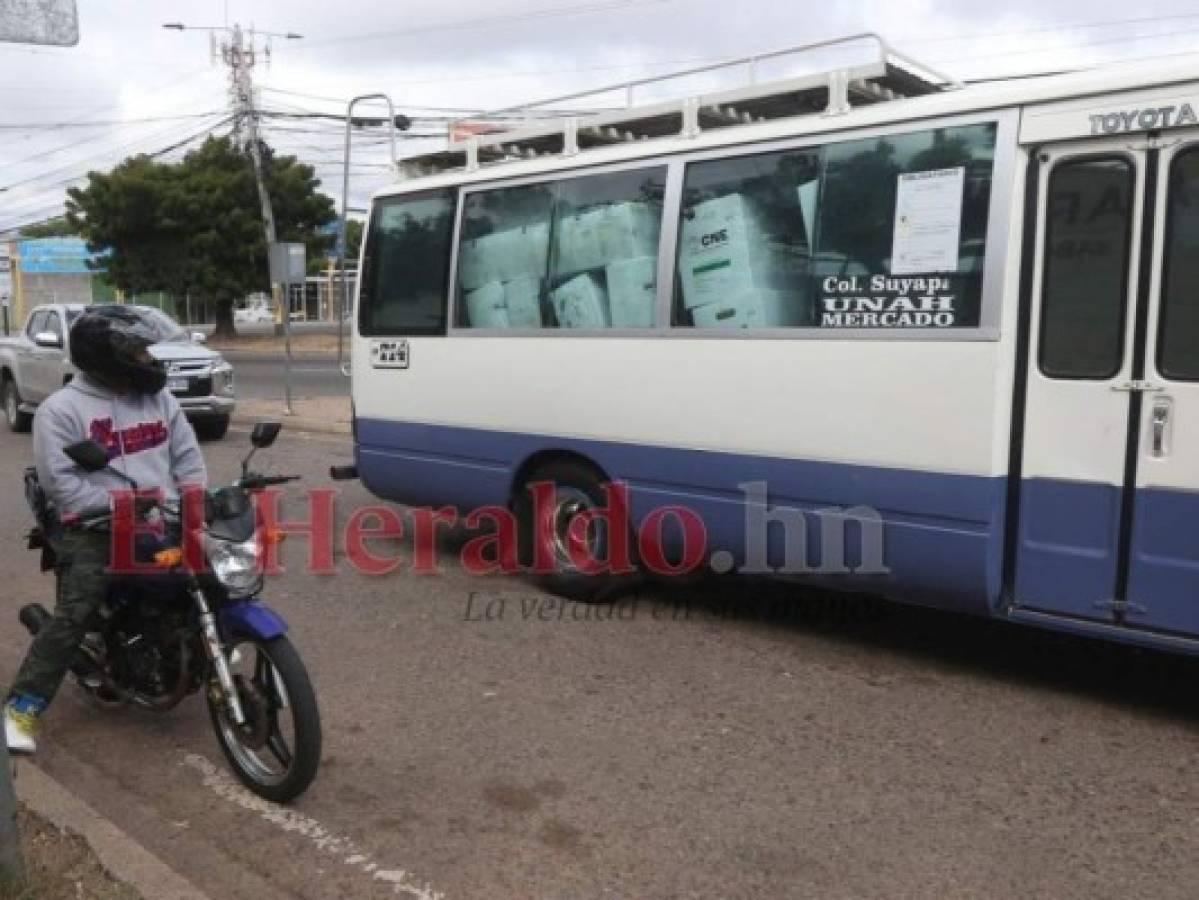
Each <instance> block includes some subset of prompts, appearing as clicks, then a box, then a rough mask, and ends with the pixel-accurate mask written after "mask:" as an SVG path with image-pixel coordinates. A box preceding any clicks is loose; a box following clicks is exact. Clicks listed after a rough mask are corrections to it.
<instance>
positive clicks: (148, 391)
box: [4, 305, 207, 753]
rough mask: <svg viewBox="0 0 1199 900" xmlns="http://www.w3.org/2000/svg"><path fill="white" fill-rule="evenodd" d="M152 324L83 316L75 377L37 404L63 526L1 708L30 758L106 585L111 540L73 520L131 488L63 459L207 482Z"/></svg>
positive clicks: (39, 445) (119, 309) (100, 313)
mask: <svg viewBox="0 0 1199 900" xmlns="http://www.w3.org/2000/svg"><path fill="white" fill-rule="evenodd" d="M160 328H161V326H160V325H159V324H158V320H157V319H155V318H153V317H151V316H150V315H148V314H147V313H146V312H144V311H142V310H140V309H139V308H138V307H135V306H123V305H111V306H97V307H93V308H91V309H88V310H86V311H85V312H84V313H83V314H82V315H81V316H80V317H79V319H78V320H77V321H76V322H75V323H74V325H73V326H72V328H71V332H70V348H71V349H70V352H71V361H72V362H73V363H74V364H75V367H76V368H77V369H78V370H79V375H78V376H77V377H76V378H75V379H74V380H72V381H71V382H70V383H69V384H68V385H67V386H66V387H64V388H62V389H60V390H58V391H57V392H55V393H54V394H53V395H52V396H50V397H49V398H48V399H47V400H46V401H45V402H44V403H42V404H41V405H40V406H39V407H38V410H37V414H36V415H35V416H34V422H33V452H34V456H35V458H36V463H37V474H38V479H39V481H40V483H41V485H42V487H43V488H44V489H45V490H46V492H47V494H48V495H49V499H50V501H51V502H52V503H53V505H54V508H55V510H56V512H57V514H58V517H59V520H60V521H61V522H63V523H67V524H66V525H65V527H56V528H54V529H52V531H53V533H52V534H50V535H48V537H49V539H50V543H51V546H52V547H53V549H54V551H55V555H56V556H57V565H56V574H57V596H56V601H55V608H54V615H53V617H52V618H50V619H49V620H47V621H46V622H45V623H44V624H43V626H42V627H41V629H40V630H39V631H38V634H37V637H36V638H34V641H33V644H32V645H31V646H30V648H29V652H28V653H27V654H26V657H25V661H24V662H23V663H22V664H21V668H20V671H19V672H18V673H17V677H16V679H15V680H14V681H13V683H12V687H11V689H10V691H9V694H8V698H7V701H6V702H5V706H4V735H5V738H6V740H7V742H8V749H9V750H10V752H15V753H33V752H35V750H36V749H37V747H36V742H35V740H34V736H35V732H36V730H37V725H38V720H39V717H40V716H41V715H42V714H43V713H44V712H45V711H46V708H47V706H49V704H50V701H51V700H53V699H54V695H55V693H56V692H57V691H58V688H59V686H60V685H61V683H62V680H63V677H64V676H65V674H66V672H67V669H68V667H69V666H70V664H71V662H72V661H73V660H74V658H75V654H76V653H77V652H78V648H79V644H80V641H81V640H82V639H83V637H84V634H85V628H86V623H87V621H88V619H89V618H90V617H91V616H92V615H93V613H94V612H95V610H96V608H97V606H98V605H99V603H100V602H101V600H102V599H103V598H104V596H105V593H106V590H107V587H108V579H109V577H110V576H109V573H108V566H109V561H110V559H111V550H112V548H111V543H112V541H111V537H110V535H109V534H108V533H106V532H105V533H100V532H94V531H85V530H81V529H72V528H71V527H69V522H70V519H71V518H72V516H73V515H77V514H78V513H80V512H82V511H84V510H93V509H95V508H97V507H104V506H106V505H111V503H112V497H113V493H114V492H116V491H121V490H128V483H127V482H125V481H123V480H121V479H120V478H119V477H118V476H116V475H115V474H114V473H113V472H110V471H100V472H90V473H89V472H85V471H82V470H81V469H80V468H79V467H78V466H76V465H75V463H74V462H72V461H71V459H70V458H68V457H67V455H66V454H65V453H64V452H63V449H64V448H65V447H68V446H70V445H71V444H73V443H76V442H78V441H83V440H88V439H91V440H94V441H96V442H97V443H99V444H100V445H101V446H103V447H105V448H106V449H107V450H108V455H109V459H110V461H111V466H112V467H113V468H115V469H117V470H118V471H121V472H123V473H124V474H125V475H126V476H127V477H129V478H130V479H132V480H133V481H135V482H136V483H137V485H138V487H139V489H143V490H153V489H157V490H159V491H161V492H162V493H163V494H164V495H165V496H167V497H174V496H177V495H178V493H179V490H180V489H181V488H182V487H183V486H190V485H197V486H201V487H203V486H204V485H205V484H206V482H207V473H206V471H205V468H204V458H203V455H202V454H201V452H200V447H199V445H198V443H197V441H196V435H195V432H194V431H193V430H192V427H191V424H190V423H189V422H188V421H187V419H186V418H185V417H184V415H183V412H182V410H181V409H180V407H179V403H178V401H176V399H175V398H174V396H173V395H172V394H171V393H170V392H169V391H166V390H163V388H164V386H165V384H166V373H165V371H164V370H163V368H162V367H161V366H160V365H159V364H157V363H156V362H155V361H154V359H153V357H152V356H151V355H150V352H149V347H150V345H151V344H155V343H157V342H158V341H161V340H163V339H165V338H166V337H167V335H165V334H163V333H162V332H161V331H160Z"/></svg>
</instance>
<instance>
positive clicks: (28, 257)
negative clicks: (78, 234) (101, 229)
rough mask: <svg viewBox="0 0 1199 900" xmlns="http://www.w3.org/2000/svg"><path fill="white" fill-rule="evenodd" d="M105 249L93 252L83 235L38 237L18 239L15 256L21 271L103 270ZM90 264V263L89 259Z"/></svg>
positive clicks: (75, 272)
mask: <svg viewBox="0 0 1199 900" xmlns="http://www.w3.org/2000/svg"><path fill="white" fill-rule="evenodd" d="M106 255H107V253H93V252H91V251H90V250H88V249H87V241H85V240H83V238H75V237H61V238H39V239H38V240H30V241H18V242H17V258H18V260H19V265H20V268H21V271H22V272H28V273H29V274H34V275H90V274H92V273H93V272H96V271H101V270H103V268H104V267H103V265H102V264H101V263H102V261H103V259H104V257H105V256H106ZM89 262H90V263H92V264H93V265H91V266H89V265H88V263H89Z"/></svg>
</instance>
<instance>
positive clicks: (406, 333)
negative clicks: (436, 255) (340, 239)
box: [354, 186, 462, 338]
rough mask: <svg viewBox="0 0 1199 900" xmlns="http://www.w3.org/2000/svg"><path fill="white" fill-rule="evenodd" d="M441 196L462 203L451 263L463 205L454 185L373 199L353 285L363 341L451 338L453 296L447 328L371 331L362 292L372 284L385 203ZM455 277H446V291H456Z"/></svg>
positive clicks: (454, 229) (452, 234) (452, 231)
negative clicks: (378, 218)
mask: <svg viewBox="0 0 1199 900" xmlns="http://www.w3.org/2000/svg"><path fill="white" fill-rule="evenodd" d="M442 194H444V195H445V196H447V197H449V198H451V199H452V200H453V202H454V203H457V204H459V206H458V208H457V209H455V210H454V224H453V227H452V228H451V229H450V240H451V241H455V243H451V244H450V252H449V254H448V256H449V258H450V259H451V260H453V259H455V258H456V256H457V252H458V247H457V243H456V238H457V225H458V219H459V216H460V215H461V203H462V195H461V192H459V191H456V190H455V189H454V188H453V187H452V186H442V187H434V188H423V189H421V190H417V191H411V192H406V193H399V194H381V195H378V196H376V197H373V198H372V199H371V210H370V215H369V216H368V217H367V221H366V227H365V229H364V230H363V235H362V252H361V256H360V258H359V260H358V279H357V284H355V285H354V306H355V311H354V322H355V327H356V328H357V329H358V334H359V335H360V336H362V337H364V338H409V337H448V336H449V333H450V329H449V323H450V319H449V316H450V314H451V312H452V307H451V305H450V302H449V301H450V300H451V299H452V297H453V295H452V294H451V295H449V296H447V297H446V307H445V313H446V319H445V325H443V326H442V327H440V328H437V327H428V328H405V329H378V328H375V327H373V326H372V327H371V328H370V330H367V328H366V322H365V315H366V305H365V304H364V303H363V302H362V290H363V288H364V287H365V286H366V284H367V283H368V282H369V281H370V276H371V272H369V271H368V269H367V260H369V259H371V258H372V254H371V250H372V249H373V244H374V241H373V238H374V235H375V229H374V224H375V216H376V211H377V210H378V208H379V206H380V205H382V204H386V203H388V202H389V201H390V202H396V203H403V202H407V201H411V200H421V199H429V198H433V197H436V196H438V195H442ZM455 275H456V271H455V270H451V271H449V272H448V273H447V278H446V287H447V290H448V289H452V288H453V284H452V283H451V280H452V279H453V277H454V276H455Z"/></svg>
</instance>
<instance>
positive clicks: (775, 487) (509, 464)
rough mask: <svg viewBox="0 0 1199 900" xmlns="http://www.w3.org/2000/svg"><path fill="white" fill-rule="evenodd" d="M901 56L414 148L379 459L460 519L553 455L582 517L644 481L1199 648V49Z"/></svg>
mask: <svg viewBox="0 0 1199 900" xmlns="http://www.w3.org/2000/svg"><path fill="white" fill-rule="evenodd" d="M855 40H858V41H859V42H860V41H861V39H860V38H859V39H855ZM877 47H878V53H877V55H872V56H870V57H869V58H868V59H866V60H865V61H864V62H860V61H859V62H855V63H854V64H852V65H848V64H847V65H838V66H834V67H831V70H830V71H809V72H805V73H801V74H794V75H789V76H788V77H786V78H776V79H772V80H769V81H764V80H763V78H762V72H763V70H764V69H766V68H768V65H767V64H768V63H771V62H773V61H774V60H775V57H760V58H757V59H754V60H744V61H740V63H739V64H740V65H743V67H744V70H745V71H746V72H748V73H749V74H750V75H751V76H752V77H747V78H746V81H745V83H744V84H740V85H738V86H736V87H728V86H722V87H720V89H719V90H716V91H709V92H707V93H704V92H697V93H695V94H692V95H689V96H686V97H683V98H681V99H680V98H677V97H667V98H665V99H652V101H647V102H644V103H639V102H638V97H637V94H638V92H639V91H642V89H643V88H644V87H645V86H646V85H650V86H651V87H653V88H654V89H655V90H656V91H657V96H658V97H659V98H660V97H661V94H662V91H661V85H660V84H658V83H657V82H658V80H655V82H654V83H653V84H652V85H651V83H650V82H644V83H639V84H636V85H630V86H626V87H625V90H626V95H627V96H626V99H627V102H623V103H622V104H621V105H620V106H619V107H618V108H612V107H611V106H608V107H605V108H603V109H599V110H597V111H595V112H591V113H582V112H579V111H578V110H577V109H573V110H571V111H570V112H569V114H561V115H552V116H537V117H534V116H531V115H530V116H529V117H528V118H526V119H524V120H522V121H520V122H519V123H516V124H514V123H513V117H512V115H511V112H509V113H508V114H506V115H505V116H504V117H497V118H496V119H495V120H494V122H493V123H492V125H491V127H488V126H487V125H486V122H485V121H483V123H482V124H480V123H479V122H476V123H475V124H474V126H472V127H470V128H465V127H459V128H457V129H456V130H455V133H454V134H453V135H451V137H450V139H449V140H448V141H447V145H446V148H445V149H444V150H440V151H438V152H433V153H427V154H424V155H422V156H420V157H414V158H410V159H406V160H403V161H402V162H401V163H400V170H401V175H402V177H401V178H400V179H399V180H398V181H397V183H396V184H395V185H394V186H392V187H389V188H387V189H385V190H383V191H381V192H379V193H378V194H377V195H376V196H375V197H374V199H373V202H372V207H371V211H370V219H369V225H368V228H367V233H366V238H365V240H364V247H363V253H362V258H361V260H360V272H361V273H362V276H361V278H360V281H359V286H358V293H357V298H356V305H355V310H356V314H355V319H354V323H353V338H352V366H351V370H352V378H353V403H354V433H355V454H356V459H355V463H356V467H357V472H358V474H359V476H360V477H361V479H362V480H363V482H364V483H365V485H366V486H367V487H368V488H369V489H370V490H371V491H372V492H373V493H375V494H377V495H379V496H380V497H383V498H387V499H390V500H394V501H397V502H402V503H404V504H408V505H413V506H424V505H431V506H436V507H442V506H450V507H453V508H456V509H460V510H469V509H474V508H479V507H485V506H500V507H505V508H509V509H512V510H515V511H520V510H521V509H523V508H524V506H526V505H527V498H528V495H529V491H530V488H529V486H530V485H533V484H542V483H551V484H553V485H556V493H555V494H554V508H553V510H552V519H551V521H552V522H553V523H555V528H558V527H560V528H561V529H562V534H561V535H560V536H561V537H564V538H568V537H569V534H568V532H570V524H569V523H570V521H571V519H572V517H575V516H577V515H579V514H581V513H582V512H584V511H586V510H587V509H589V508H591V507H593V506H595V505H597V504H599V503H600V501H601V499H602V498H603V497H604V496H605V495H604V493H603V492H602V488H603V486H604V485H606V484H609V483H621V484H623V485H626V486H627V489H628V503H629V505H630V508H631V517H630V519H631V522H632V523H633V526H634V527H637V524H638V523H642V522H644V521H645V520H646V518H647V516H649V515H650V514H651V513H652V511H654V510H661V509H664V508H685V509H687V510H689V511H691V512H692V513H694V515H695V516H696V517H698V519H699V520H700V521H702V523H703V526H704V529H705V535H706V547H707V553H708V555H709V558H710V559H711V561H712V566H713V567H714V568H717V569H718V570H728V569H730V568H733V569H737V568H741V567H744V565H745V563H746V560H747V559H748V558H749V557H750V556H753V557H755V558H756V559H757V561H758V562H761V561H762V560H761V558H760V557H762V555H763V553H764V554H765V556H764V558H765V560H766V561H767V562H768V563H769V564H770V565H772V566H777V567H778V568H779V569H780V570H782V571H784V572H786V571H790V570H789V569H787V568H786V565H787V563H788V560H787V559H786V558H785V557H786V556H787V553H788V551H789V550H792V551H793V550H795V549H796V548H795V547H794V546H791V543H792V542H791V538H792V537H793V536H794V535H793V534H788V533H787V532H788V528H790V527H791V526H794V525H796V523H797V521H798V522H800V523H802V522H803V521H805V520H806V521H807V523H808V528H807V529H806V532H805V533H804V534H803V539H802V542H803V547H802V548H800V549H801V551H806V554H805V555H806V557H807V558H806V565H807V568H808V569H815V570H816V571H815V572H814V575H813V577H815V578H819V579H821V580H823V581H826V582H828V583H836V584H839V585H841V586H843V587H845V588H846V589H848V590H865V591H870V592H873V593H878V594H882V595H885V596H888V597H893V598H896V599H900V600H904V601H908V602H914V603H920V604H926V605H932V606H937V607H943V608H949V609H955V610H961V611H967V612H972V613H977V614H981V615H986V616H996V617H1003V618H1006V619H1010V620H1014V621H1020V622H1026V623H1031V624H1039V625H1043V626H1047V627H1051V628H1058V629H1063V630H1067V631H1072V632H1077V633H1082V634H1088V635H1095V636H1099V637H1106V638H1111V639H1116V640H1123V641H1129V642H1134V643H1139V644H1143V645H1150V646H1157V647H1163V648H1170V649H1175V650H1179V651H1184V652H1189V651H1193V650H1199V58H1197V57H1193V56H1187V57H1178V58H1175V59H1171V60H1161V61H1156V62H1154V63H1152V64H1138V65H1122V66H1113V67H1107V68H1101V69H1093V70H1088V71H1080V72H1074V73H1066V74H1059V75H1050V76H1041V77H1029V78H1021V79H1009V80H1002V81H993V82H988V83H978V84H968V85H961V84H956V83H954V82H952V80H950V79H946V78H943V77H941V76H939V75H937V73H935V72H932V71H931V70H929V69H927V68H924V67H921V66H919V65H918V64H916V63H914V62H912V61H911V60H909V59H906V58H904V57H902V56H901V55H899V54H898V53H896V52H895V51H893V50H892V49H891V48H889V47H887V46H886V45H885V44H884V43H883V42H881V41H879V42H878V44H877ZM823 49H827V48H823ZM651 93H652V91H651ZM571 102H578V101H571V100H570V99H568V98H558V99H557V100H556V101H554V103H553V105H554V106H555V107H562V106H564V105H569V104H570V103H571ZM751 501H752V503H751ZM755 504H756V505H758V508H757V509H756V511H755V509H751V508H750V507H751V506H753V505H755ZM829 510H845V511H849V512H848V513H846V514H845V516H843V517H842V518H843V519H844V521H845V523H846V527H845V529H844V531H843V533H841V534H840V536H839V537H836V538H835V540H836V541H838V542H842V543H843V544H844V546H841V547H838V548H833V547H832V546H831V545H830V542H832V541H833V540H834V538H832V537H830V535H832V534H833V532H834V531H835V530H836V529H829V528H828V527H826V525H827V521H820V520H821V518H822V517H823V518H824V519H826V520H827V513H828V511H829ZM755 516H757V519H755ZM763 516H764V517H765V518H764V521H765V523H766V524H765V528H766V538H765V540H766V546H765V549H764V550H763V549H762V548H761V547H758V548H751V547H748V546H747V541H748V540H749V539H750V536H748V535H747V530H750V531H752V530H753V528H754V527H756V526H755V525H754V522H755V521H756V522H758V523H759V524H761V522H762V521H763ZM519 520H520V521H521V522H522V523H524V524H522V528H523V527H525V525H526V524H527V523H528V516H524V517H520V518H519ZM658 524H661V522H660V521H659V522H658ZM873 525H877V526H878V528H877V529H875V528H873V527H872V526H873ZM876 531H877V532H880V533H881V539H882V550H881V563H882V565H878V562H879V560H874V562H873V564H871V565H865V564H864V561H865V560H866V557H867V556H873V555H874V554H873V551H872V550H871V549H870V548H866V547H864V546H861V545H862V544H863V543H864V542H865V540H866V537H867V535H873V534H875V532H876ZM660 532H661V535H666V536H667V537H666V538H665V540H666V541H667V543H670V542H671V541H674V542H675V543H677V542H678V541H680V540H681V537H679V535H681V534H682V532H683V529H680V528H673V527H669V526H668V527H664V528H661V529H660ZM661 535H660V536H661ZM576 536H577V534H576ZM834 549H836V551H837V554H838V559H837V560H836V561H835V564H834V565H833V566H832V567H831V568H830V567H829V566H827V565H826V566H824V567H821V566H820V565H819V561H820V559H821V557H822V556H825V557H827V556H828V554H829V553H830V552H832V551H833V550H834ZM670 552H672V553H677V552H678V548H677V547H675V548H674V549H673V550H671V551H670ZM568 560H569V557H564V558H563V560H562V571H561V572H560V573H558V580H557V584H558V586H559V587H561V588H563V589H564V590H575V589H577V587H578V585H579V584H580V583H581V579H586V578H590V579H591V580H590V581H587V582H586V583H588V584H596V585H598V584H601V583H605V577H601V576H595V575H592V576H587V575H586V574H585V573H580V572H578V571H571V570H570V566H569V564H568ZM804 570H805V569H804V568H803V566H801V567H800V571H804ZM830 572H831V574H830ZM607 577H608V578H609V579H610V576H607Z"/></svg>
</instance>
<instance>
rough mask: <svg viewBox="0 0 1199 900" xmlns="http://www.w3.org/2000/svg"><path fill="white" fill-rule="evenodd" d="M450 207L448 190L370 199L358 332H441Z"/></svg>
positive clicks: (451, 220)
mask: <svg viewBox="0 0 1199 900" xmlns="http://www.w3.org/2000/svg"><path fill="white" fill-rule="evenodd" d="M455 209H456V193H455V191H453V190H442V191H433V192H427V193H421V194H414V195H406V196H399V197H386V198H382V199H380V200H378V201H376V202H375V206H374V209H373V210H372V211H371V221H370V230H369V231H368V233H367V238H366V251H365V260H364V265H363V280H362V287H361V290H360V292H359V298H360V305H359V310H358V316H359V319H358V325H359V330H360V331H361V333H362V334H364V335H367V336H390V335H400V336H403V335H422V334H427V335H443V334H445V333H446V314H447V308H448V301H449V270H450V247H451V244H452V243H453V228H454V213H455Z"/></svg>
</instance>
